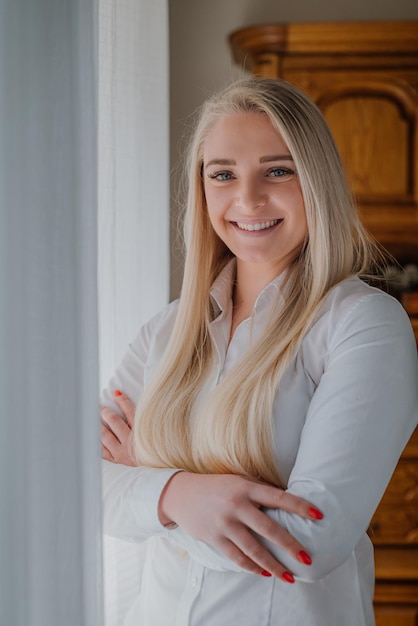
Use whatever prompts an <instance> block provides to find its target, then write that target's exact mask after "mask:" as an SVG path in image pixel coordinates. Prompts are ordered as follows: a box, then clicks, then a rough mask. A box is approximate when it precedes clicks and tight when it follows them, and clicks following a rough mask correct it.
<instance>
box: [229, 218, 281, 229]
mask: <svg viewBox="0 0 418 626" xmlns="http://www.w3.org/2000/svg"><path fill="white" fill-rule="evenodd" d="M282 221H283V220H281V219H280V220H268V221H266V222H258V223H257V224H244V223H242V222H235V224H236V225H237V226H238V228H239V229H241V230H250V231H252V230H266V229H267V228H272V227H273V226H276V224H278V223H279V222H282Z"/></svg>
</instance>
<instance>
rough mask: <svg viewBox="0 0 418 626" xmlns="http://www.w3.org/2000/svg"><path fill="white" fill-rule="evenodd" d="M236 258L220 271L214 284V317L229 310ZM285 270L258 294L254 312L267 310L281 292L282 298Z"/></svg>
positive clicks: (211, 294) (212, 293)
mask: <svg viewBox="0 0 418 626" xmlns="http://www.w3.org/2000/svg"><path fill="white" fill-rule="evenodd" d="M235 271H236V259H231V260H230V261H228V263H227V264H226V265H225V267H224V268H223V269H222V270H221V271H220V273H219V274H218V276H217V277H216V278H215V280H214V283H213V285H212V288H211V291H210V296H211V300H212V306H213V309H214V319H216V318H217V317H218V316H219V315H220V314H221V313H223V312H224V311H226V310H227V308H228V305H229V303H230V301H231V298H232V286H233V282H234V279H235ZM283 277H284V272H282V273H281V274H280V275H279V276H277V277H276V278H275V279H274V280H272V282H271V283H269V284H268V285H267V286H266V287H264V289H263V290H262V291H261V292H260V293H259V294H258V296H257V299H256V301H255V304H254V313H258V312H261V311H263V310H265V309H266V308H267V307H268V306H269V305H270V304H271V303H272V302H273V301H274V300H276V301H277V298H278V296H279V294H280V295H281V300H283V295H282V294H281V291H280V285H281V283H282V281H283Z"/></svg>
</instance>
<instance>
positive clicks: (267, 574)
mask: <svg viewBox="0 0 418 626" xmlns="http://www.w3.org/2000/svg"><path fill="white" fill-rule="evenodd" d="M260 574H261V575H262V576H271V574H270V572H268V571H267V570H265V569H263V570H261V572H260Z"/></svg>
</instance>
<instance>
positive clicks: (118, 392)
mask: <svg viewBox="0 0 418 626" xmlns="http://www.w3.org/2000/svg"><path fill="white" fill-rule="evenodd" d="M113 395H114V396H116V397H117V398H118V397H119V396H121V395H122V392H121V391H119V389H116V390H115V391H114V392H113Z"/></svg>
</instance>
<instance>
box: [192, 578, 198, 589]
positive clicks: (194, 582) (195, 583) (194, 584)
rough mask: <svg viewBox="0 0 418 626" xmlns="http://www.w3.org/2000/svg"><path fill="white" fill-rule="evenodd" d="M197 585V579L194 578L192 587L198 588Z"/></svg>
mask: <svg viewBox="0 0 418 626" xmlns="http://www.w3.org/2000/svg"><path fill="white" fill-rule="evenodd" d="M196 585H197V578H196V577H194V578H192V587H196Z"/></svg>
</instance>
